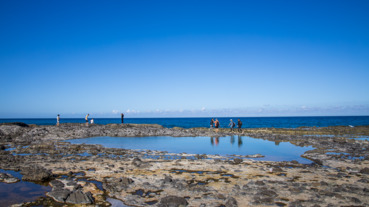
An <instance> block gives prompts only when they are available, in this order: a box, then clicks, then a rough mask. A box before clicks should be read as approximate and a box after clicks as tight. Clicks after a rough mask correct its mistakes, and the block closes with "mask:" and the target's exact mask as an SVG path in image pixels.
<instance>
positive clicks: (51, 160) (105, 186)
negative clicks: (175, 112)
mask: <svg viewBox="0 0 369 207" xmlns="http://www.w3.org/2000/svg"><path fill="white" fill-rule="evenodd" d="M368 136H369V127H368V126H359V127H340V126H338V127H324V128H316V127H313V128H311V127H301V128H296V129H283V128H282V129H281V128H278V129H276V128H256V129H244V130H243V131H242V132H237V131H230V130H229V129H219V131H215V130H210V129H207V128H191V129H182V128H177V127H173V128H164V127H162V126H160V125H147V124H146V125H139V124H125V125H120V124H108V125H90V126H85V125H84V124H61V126H59V127H56V126H37V125H27V124H19V123H17V124H1V125H0V168H1V169H2V172H3V174H4V173H7V172H14V173H18V177H17V176H13V177H15V179H13V178H12V175H2V176H0V177H1V178H4V179H2V180H1V179H0V181H1V182H5V181H4V180H7V181H6V182H13V181H14V182H15V183H14V182H13V183H9V184H8V183H6V185H15V184H17V183H19V182H32V183H34V184H35V185H42V186H45V187H47V189H46V191H47V192H45V193H44V194H43V195H41V196H39V197H37V198H34V197H29V200H28V201H25V200H17V199H14V197H9V198H5V200H6V202H7V204H21V205H22V206H63V205H84V206H96V205H99V206H110V205H111V202H113V203H121V205H126V206H207V207H208V206H210V207H212V206H214V207H219V206H227V207H228V206H368V205H369V187H368V186H369V150H368V149H369V141H367V140H365V139H352V138H360V137H368ZM89 137H112V138H116V137H131V139H133V140H134V139H140V138H145V137H170V138H171V139H176V137H179V139H182V138H183V139H184V138H186V139H203V140H204V141H205V142H207V144H206V145H207V147H210V148H215V149H219V148H220V147H226V145H227V146H228V147H232V146H233V147H234V148H235V149H237V148H238V138H239V137H240V138H241V140H242V142H243V143H242V145H241V148H242V147H243V146H244V147H245V149H246V148H247V147H248V146H249V147H251V144H246V143H248V141H249V140H248V139H250V140H251V139H252V140H256V142H264V141H265V142H270V143H272V144H273V145H275V146H277V147H280V146H282V145H283V144H287V143H288V145H289V147H287V148H284V149H283V151H293V148H294V147H300V148H303V147H305V148H304V149H306V150H304V151H303V152H301V153H302V154H301V157H303V159H306V160H309V162H308V163H303V162H300V161H297V160H294V159H290V160H289V159H287V160H285V161H282V160H279V161H270V160H269V161H267V160H260V159H262V158H257V157H258V156H255V158H251V159H250V158H247V157H246V156H247V155H250V154H251V155H253V154H254V153H253V152H252V153H248V152H247V153H245V154H244V155H242V156H236V155H237V153H234V155H232V154H231V155H229V153H225V154H223V153H219V154H213V153H207V152H205V151H204V153H192V154H190V155H191V156H187V155H189V154H187V153H182V152H170V150H169V148H168V150H164V151H163V150H160V149H145V150H137V149H140V148H137V149H131V148H126V147H119V146H112V147H104V146H103V145H104V144H107V143H80V144H72V143H70V142H68V140H72V139H81V138H89ZM134 137H135V138H134ZM232 137H233V138H234V140H233V141H234V144H232V142H233V141H232ZM212 138H213V141H212ZM216 138H219V140H218V141H216V140H215V139H216ZM216 142H217V144H216ZM149 145H150V146H151V145H153V144H149ZM195 145H196V146H195ZM195 145H194V146H193V148H196V147H197V145H199V144H198V143H197V144H195ZM145 148H146V147H145ZM200 148H201V147H200ZM261 148H262V147H261ZM265 148H267V147H265ZM218 151H220V149H219V150H218ZM260 151H261V150H260ZM250 152H251V151H250ZM189 153H191V152H189ZM260 154H261V155H263V153H260ZM264 154H265V158H268V155H267V154H266V153H265V152H264ZM149 155H151V156H149ZM168 157H172V158H173V159H169V158H168ZM298 157H300V156H298ZM19 175H21V176H19ZM17 179H18V180H19V181H17ZM4 185H5V183H4ZM2 199H3V198H2ZM109 201H110V202H109Z"/></svg>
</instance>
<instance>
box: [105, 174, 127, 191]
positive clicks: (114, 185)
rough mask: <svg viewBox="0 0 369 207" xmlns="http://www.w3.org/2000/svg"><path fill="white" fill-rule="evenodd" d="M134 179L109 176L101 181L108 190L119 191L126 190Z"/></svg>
mask: <svg viewBox="0 0 369 207" xmlns="http://www.w3.org/2000/svg"><path fill="white" fill-rule="evenodd" d="M133 182H134V181H133V180H132V179H131V178H126V177H124V178H109V179H106V182H104V183H103V188H104V189H105V190H107V191H109V192H120V191H122V190H127V189H128V186H129V185H130V184H132V183H133Z"/></svg>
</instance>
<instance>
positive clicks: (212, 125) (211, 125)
mask: <svg viewBox="0 0 369 207" xmlns="http://www.w3.org/2000/svg"><path fill="white" fill-rule="evenodd" d="M213 127H214V119H211V120H210V129H212V128H213Z"/></svg>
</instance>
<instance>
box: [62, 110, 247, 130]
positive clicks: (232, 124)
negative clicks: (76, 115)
mask: <svg viewBox="0 0 369 207" xmlns="http://www.w3.org/2000/svg"><path fill="white" fill-rule="evenodd" d="M89 116H90V114H87V115H86V116H85V121H86V126H88V124H89V123H91V124H94V122H95V121H94V119H91V120H90V121H89V120H88V117H89ZM120 118H121V122H122V124H123V123H124V114H123V113H121V114H120ZM59 124H60V114H58V115H57V117H56V125H57V126H59ZM228 126H229V127H230V129H231V131H233V129H234V128H235V127H236V122H234V121H233V120H232V119H230V122H229V124H228ZM219 127H220V123H219V120H218V119H215V120H214V119H211V120H210V129H213V128H215V129H216V132H218V130H219ZM237 128H238V132H242V129H241V128H242V121H241V120H240V119H238V120H237Z"/></svg>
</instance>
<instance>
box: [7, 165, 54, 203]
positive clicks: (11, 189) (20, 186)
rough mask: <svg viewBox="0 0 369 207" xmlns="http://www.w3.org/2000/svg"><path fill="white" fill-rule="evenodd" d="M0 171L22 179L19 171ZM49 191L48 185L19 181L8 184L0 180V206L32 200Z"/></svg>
mask: <svg viewBox="0 0 369 207" xmlns="http://www.w3.org/2000/svg"><path fill="white" fill-rule="evenodd" d="M0 173H8V174H11V175H13V176H14V177H16V178H18V179H22V175H21V174H20V173H19V172H15V171H11V170H2V169H0ZM49 191H51V187H50V186H43V185H38V184H35V183H32V182H26V181H19V182H17V183H10V184H8V183H1V182H0V206H10V205H13V204H17V203H23V202H28V201H34V200H36V199H37V198H39V197H42V196H45V194H46V192H49Z"/></svg>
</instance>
